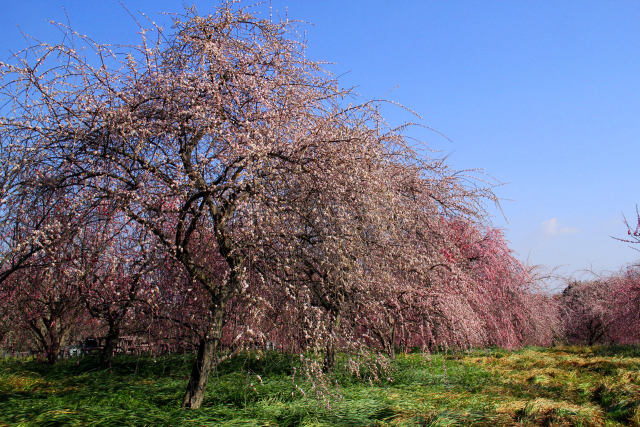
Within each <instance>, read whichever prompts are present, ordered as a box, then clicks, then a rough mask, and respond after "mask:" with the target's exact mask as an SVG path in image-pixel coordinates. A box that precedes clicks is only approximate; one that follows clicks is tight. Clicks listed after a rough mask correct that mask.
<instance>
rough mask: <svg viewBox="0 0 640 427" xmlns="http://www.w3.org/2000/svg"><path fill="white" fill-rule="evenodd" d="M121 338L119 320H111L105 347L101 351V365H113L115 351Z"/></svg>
mask: <svg viewBox="0 0 640 427" xmlns="http://www.w3.org/2000/svg"><path fill="white" fill-rule="evenodd" d="M119 340H120V325H118V323H117V322H115V321H112V322H109V331H108V332H107V336H106V338H105V342H104V347H103V348H102V351H101V352H100V365H102V366H104V367H106V366H110V365H111V361H112V360H113V353H114V352H115V350H116V347H117V346H118V341H119Z"/></svg>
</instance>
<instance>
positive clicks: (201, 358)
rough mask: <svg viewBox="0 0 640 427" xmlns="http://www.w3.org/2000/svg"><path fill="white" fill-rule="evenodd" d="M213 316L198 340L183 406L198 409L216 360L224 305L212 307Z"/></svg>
mask: <svg viewBox="0 0 640 427" xmlns="http://www.w3.org/2000/svg"><path fill="white" fill-rule="evenodd" d="M213 310H214V311H213V318H212V319H211V323H210V324H209V328H208V329H207V333H206V335H205V336H204V337H203V338H202V339H201V340H200V345H199V346H198V355H197V357H196V361H195V363H194V364H193V368H192V370H191V378H189V384H187V391H186V393H185V395H184V399H183V401H182V407H183V408H189V409H198V408H199V407H200V405H202V401H203V400H204V395H205V392H206V391H207V382H208V380H209V373H210V372H211V369H212V368H215V367H216V365H217V361H218V350H219V349H220V338H221V336H222V326H223V322H222V320H223V319H222V317H223V314H224V306H217V307H215V308H213Z"/></svg>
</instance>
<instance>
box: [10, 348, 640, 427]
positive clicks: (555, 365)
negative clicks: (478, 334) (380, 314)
mask: <svg viewBox="0 0 640 427" xmlns="http://www.w3.org/2000/svg"><path fill="white" fill-rule="evenodd" d="M348 359H349V357H347V356H346V355H342V356H340V357H339V359H338V363H337V366H338V367H337V368H336V370H335V372H334V373H333V374H331V375H329V376H327V377H326V378H325V379H324V381H325V383H324V386H325V387H327V388H328V393H325V394H324V395H323V397H322V398H318V397H317V396H316V395H315V394H314V393H313V392H312V390H313V387H314V386H317V384H313V383H310V382H309V381H308V380H307V378H306V376H305V375H304V374H303V373H304V370H305V363H302V362H301V359H300V357H299V356H297V355H291V354H286V353H278V352H273V351H270V352H261V351H254V352H250V353H243V354H241V355H238V356H236V357H234V358H232V359H230V360H227V361H225V362H224V363H222V364H221V365H220V366H219V367H218V369H217V370H216V371H215V372H214V373H213V374H212V377H211V379H210V381H209V387H208V390H207V396H206V399H205V401H204V404H203V406H202V408H201V409H199V410H192V411H188V410H182V409H180V403H181V398H182V393H183V392H184V388H185V386H186V382H187V379H188V375H189V372H190V366H191V362H192V361H193V358H192V356H191V355H169V356H163V357H158V358H152V357H138V356H119V357H116V358H115V359H114V361H113V363H112V366H111V368H110V369H102V368H99V367H98V363H97V360H95V359H93V358H83V359H76V360H63V361H60V362H59V363H58V364H56V365H55V366H53V367H52V366H48V365H44V364H41V363H40V362H37V361H34V360H5V361H1V362H0V425H25V426H36V425H37V426H47V425H49V426H53V425H97V426H116V425H117V426H120V425H141V426H142V425H148V426H151V425H152V426H163V425H164V426H175V425H198V426H214V425H215V426H218V425H223V426H224V425H226V426H236V425H237V426H240V425H242V426H251V425H254V426H298V425H306V426H322V425H353V426H360V425H378V426H382V425H403V426H409V425H434V426H436V425H438V426H439V425H514V424H520V425H585V426H589V425H640V350H639V349H638V348H633V347H594V348H584V347H556V348H552V349H543V348H527V349H524V350H520V351H515V352H508V351H505V350H500V349H487V350H476V351H473V352H469V353H454V354H452V353H439V354H432V355H425V354H420V353H414V354H400V355H398V356H397V357H396V359H395V360H394V361H393V362H392V363H391V364H390V366H389V367H385V369H384V372H383V373H384V375H380V372H377V371H376V370H377V369H378V368H379V367H378V366H377V365H376V362H375V361H373V359H372V361H370V362H371V363H361V364H360V366H363V367H364V368H363V369H361V370H359V371H354V370H353V369H349V366H350V365H349V363H348Z"/></svg>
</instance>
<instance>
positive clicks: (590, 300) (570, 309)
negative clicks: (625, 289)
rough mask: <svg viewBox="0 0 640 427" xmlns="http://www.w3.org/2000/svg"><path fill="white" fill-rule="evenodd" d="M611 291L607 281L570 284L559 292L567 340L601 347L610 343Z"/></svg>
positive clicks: (573, 282) (575, 281) (599, 280)
mask: <svg viewBox="0 0 640 427" xmlns="http://www.w3.org/2000/svg"><path fill="white" fill-rule="evenodd" d="M613 295H614V294H613V287H612V282H611V280H609V279H607V278H603V279H597V280H590V281H578V280H574V281H571V282H570V283H569V284H568V285H567V287H566V288H565V289H564V291H562V298H561V301H562V308H563V313H562V314H563V321H564V324H565V330H566V337H567V339H568V341H569V342H571V343H575V344H586V345H594V344H602V343H609V342H611V341H612V337H611V334H610V333H611V322H612V319H613V309H614V307H613V306H612V302H613Z"/></svg>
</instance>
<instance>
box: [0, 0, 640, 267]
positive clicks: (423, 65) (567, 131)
mask: <svg viewBox="0 0 640 427" xmlns="http://www.w3.org/2000/svg"><path fill="white" fill-rule="evenodd" d="M124 3H125V4H126V6H127V7H128V8H129V9H130V10H131V11H132V12H135V11H138V10H139V11H144V12H145V13H147V14H149V15H150V16H151V17H152V18H154V19H157V20H158V21H159V22H167V18H166V17H165V16H162V15H159V14H158V13H159V12H162V11H180V10H181V7H182V4H183V2H180V1H167V0H155V1H150V0H137V1H136V0H125V1H124ZM187 3H188V4H193V3H195V4H196V6H197V7H198V9H199V10H200V11H201V12H205V11H208V10H211V5H212V4H213V2H211V1H195V2H187ZM271 5H272V8H273V10H274V14H275V15H280V16H284V15H285V14H287V15H288V16H289V17H290V18H292V19H301V20H304V21H307V22H309V23H311V24H312V25H303V26H301V27H300V29H301V31H304V32H305V34H306V39H307V41H308V56H310V57H311V58H314V59H318V60H327V61H330V62H332V64H331V65H329V66H328V68H329V69H330V70H331V71H332V72H334V73H335V74H337V75H341V78H340V81H341V82H342V84H343V86H357V88H356V90H357V91H358V92H359V93H360V94H361V95H362V96H364V97H366V98H387V99H390V100H393V101H396V102H399V103H401V104H403V105H406V106H407V107H410V108H411V109H413V110H415V111H416V112H418V113H419V114H420V115H421V122H422V123H423V124H425V125H427V126H430V127H432V128H434V129H437V130H438V131H440V132H442V133H444V134H446V135H447V137H448V138H450V139H451V141H447V140H446V139H445V138H442V137H440V136H439V135H438V134H437V133H434V132H429V131H426V130H413V131H412V134H413V135H414V136H417V137H419V138H421V139H422V140H424V141H425V142H426V143H427V144H428V145H429V146H430V147H431V148H433V149H436V150H440V152H441V153H442V155H448V156H449V163H450V164H451V165H452V166H453V167H455V168H458V169H467V168H482V169H484V170H485V171H486V173H487V174H489V175H490V176H492V177H494V178H496V179H497V180H499V181H501V182H503V183H504V185H502V186H501V187H499V188H497V189H496V193H497V194H498V196H499V197H500V198H502V199H503V201H502V209H503V211H504V214H505V216H506V220H505V219H504V218H503V217H502V216H501V215H500V214H499V213H498V212H494V213H495V215H494V217H493V219H492V220H493V223H494V225H496V226H498V227H500V228H503V229H504V230H505V233H506V236H507V238H508V239H509V240H510V241H511V244H512V245H511V246H512V248H513V249H514V250H515V251H516V252H517V255H518V256H519V257H520V258H521V259H522V260H523V261H526V262H528V263H530V264H541V265H544V266H547V267H548V268H553V267H559V268H558V270H557V271H558V272H559V273H563V274H571V273H574V274H576V275H580V274H582V273H581V270H583V269H592V270H594V271H597V272H600V271H605V270H617V269H618V268H620V267H621V266H623V265H624V264H626V263H629V262H633V261H636V260H637V259H638V258H640V253H638V252H637V251H635V250H634V249H631V248H629V246H628V245H626V244H624V243H621V242H619V241H616V240H614V239H612V238H611V236H619V237H623V236H624V235H625V234H626V228H625V226H624V224H623V218H622V215H623V213H624V214H626V215H627V216H628V217H629V218H630V219H632V217H633V215H634V214H635V210H634V209H635V205H636V203H638V202H640V193H639V192H638V184H639V181H640V179H639V178H640V171H639V170H638V169H637V167H636V165H637V164H638V161H639V160H640V144H639V141H638V139H639V138H640V96H639V95H640V2H636V1H623V0H620V1H616V2H613V1H589V0H580V1H564V0H563V1H557V2H551V1H537V2H533V1H530V2H524V1H518V2H516V1H513V2H504V1H435V0H433V1H409V0H397V1H395V2H391V1H382V0H368V1H364V0H363V1H360V0H352V1H348V2H345V1H336V0H323V1H311V0H309V1H299V0H298V1H294V0H288V1H285V0H273V1H272V2H271ZM63 7H64V9H63ZM268 7H269V2H266V3H265V5H264V7H263V10H268ZM65 9H66V13H67V14H68V16H69V19H70V22H71V25H72V26H73V27H74V29H76V30H77V31H79V32H82V33H87V34H89V35H91V36H92V37H94V38H95V39H97V40H100V41H105V42H110V41H117V42H127V41H129V42H130V41H134V40H135V37H136V35H135V33H136V27H135V25H134V24H133V22H132V20H131V18H129V17H128V15H127V13H126V12H125V11H124V10H123V9H122V8H121V6H120V5H119V3H118V1H116V0H100V1H86V0H84V1H77V0H22V1H20V2H5V3H4V6H3V9H2V14H0V26H1V28H2V30H0V60H2V59H6V58H7V57H8V56H9V54H10V50H13V51H15V50H18V49H19V48H21V47H24V46H25V43H26V42H25V41H24V40H23V39H22V38H21V36H20V32H19V29H18V28H17V25H19V26H20V30H22V31H23V32H25V33H28V34H31V35H34V36H37V37H40V38H42V39H51V38H52V37H53V38H54V40H58V39H59V33H57V30H55V29H54V28H52V27H51V26H50V25H49V24H48V23H47V22H48V20H49V19H54V20H58V21H66V17H65V12H64V10H65ZM387 114H388V117H389V120H390V121H391V123H400V122H403V121H407V120H414V118H413V117H411V116H410V115H409V114H407V113H406V112H403V111H402V110H400V109H397V108H390V109H388V113H387Z"/></svg>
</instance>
